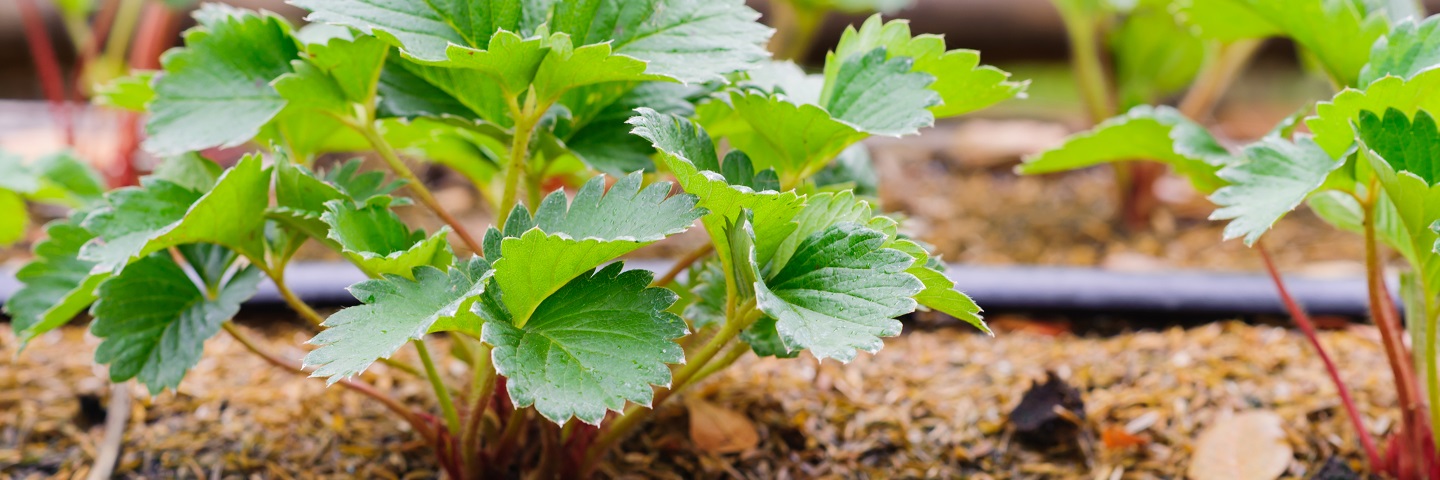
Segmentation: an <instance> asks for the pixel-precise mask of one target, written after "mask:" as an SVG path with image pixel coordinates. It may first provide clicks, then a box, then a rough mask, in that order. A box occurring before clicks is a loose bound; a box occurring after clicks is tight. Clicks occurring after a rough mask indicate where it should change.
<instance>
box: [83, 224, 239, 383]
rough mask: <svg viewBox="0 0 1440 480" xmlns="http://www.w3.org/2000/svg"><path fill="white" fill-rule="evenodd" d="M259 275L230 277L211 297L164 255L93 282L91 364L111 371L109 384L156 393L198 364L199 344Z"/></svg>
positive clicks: (236, 308) (235, 309) (232, 310)
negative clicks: (95, 340)
mask: <svg viewBox="0 0 1440 480" xmlns="http://www.w3.org/2000/svg"><path fill="white" fill-rule="evenodd" d="M259 283H260V271H259V270H258V269H254V268H248V269H245V270H242V271H240V273H237V274H235V276H234V277H233V278H231V279H230V281H229V282H227V283H226V284H225V286H224V287H223V288H221V289H220V290H219V291H218V292H216V294H215V296H214V298H210V297H208V296H207V295H206V294H205V292H203V291H201V290H200V289H199V288H198V287H197V286H196V285H195V283H194V282H193V281H191V280H190V277H189V276H188V275H186V274H185V271H184V270H182V269H181V268H180V266H179V265H176V264H175V261H174V260H173V259H171V258H170V255H169V254H168V253H164V252H159V253H155V254H153V255H150V256H147V257H145V258H142V259H140V260H137V261H136V262H135V263H134V264H132V265H131V266H130V268H127V269H125V271H124V272H121V273H120V274H118V275H116V276H115V277H113V278H111V279H110V280H109V281H106V282H105V283H102V284H100V288H99V291H98V297H99V299H98V300H97V301H96V302H95V305H94V306H93V307H91V309H90V314H91V315H94V316H95V322H94V323H92V324H91V325H90V332H91V333H93V334H95V336H97V337H100V338H101V339H103V340H102V341H101V342H100V346H99V347H97V348H96V349H95V361H96V362H98V363H104V364H108V365H110V380H111V381H113V382H117V383H118V382H123V381H125V380H129V379H131V378H135V379H138V380H139V381H140V383H143V384H145V386H146V387H147V388H149V389H150V393H151V394H157V393H160V392H161V391H163V390H164V389H166V388H175V387H176V386H178V385H180V379H181V378H184V377H185V372H186V371H188V370H190V367H193V366H195V364H196V363H197V362H199V361H200V351H201V349H202V348H203V347H204V345H205V341H206V340H208V339H210V337H212V336H214V335H215V333H216V332H219V331H220V324H222V323H225V321H227V320H229V319H230V317H233V316H235V313H236V312H239V311H240V303H241V302H244V301H245V300H246V299H248V298H250V296H251V295H254V294H255V289H256V286H257V285H258V284H259Z"/></svg>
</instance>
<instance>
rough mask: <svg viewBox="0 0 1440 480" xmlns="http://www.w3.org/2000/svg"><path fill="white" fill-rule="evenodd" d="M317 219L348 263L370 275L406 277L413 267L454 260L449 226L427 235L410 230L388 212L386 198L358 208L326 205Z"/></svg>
mask: <svg viewBox="0 0 1440 480" xmlns="http://www.w3.org/2000/svg"><path fill="white" fill-rule="evenodd" d="M320 220H321V221H322V222H325V225H326V226H327V227H329V234H328V236H329V238H330V239H331V240H334V241H335V243H337V244H339V245H340V248H341V252H342V253H344V254H345V256H346V257H349V259H350V261H351V262H352V263H354V264H355V265H356V266H358V267H360V269H361V270H364V271H365V272H366V273H368V274H370V275H371V276H375V275H380V274H387V275H399V276H402V277H406V278H409V277H410V275H411V272H412V271H414V269H415V267H419V266H422V265H429V266H432V267H444V266H446V265H449V264H450V263H451V261H452V260H454V254H452V253H451V252H450V244H449V243H447V242H446V241H445V237H446V235H447V234H448V233H449V227H443V228H441V229H440V231H439V232H436V233H435V234H434V235H430V236H428V237H427V236H426V235H425V231H423V230H410V227H409V226H407V225H405V222H404V221H402V220H400V216H399V215H396V214H395V212H394V211H392V210H391V209H390V201H389V197H379V199H378V200H376V201H370V202H367V203H365V204H364V205H359V206H357V205H356V204H355V203H354V202H351V201H348V200H330V201H328V202H325V213H323V214H321V215H320Z"/></svg>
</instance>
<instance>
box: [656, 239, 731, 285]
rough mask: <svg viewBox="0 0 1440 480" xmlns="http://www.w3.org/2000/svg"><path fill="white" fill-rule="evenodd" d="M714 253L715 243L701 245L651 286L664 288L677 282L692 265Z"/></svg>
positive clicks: (681, 258)
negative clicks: (682, 273)
mask: <svg viewBox="0 0 1440 480" xmlns="http://www.w3.org/2000/svg"><path fill="white" fill-rule="evenodd" d="M713 251H715V244H713V243H706V244H704V245H701V246H700V248H697V249H695V250H691V251H690V253H687V254H685V256H684V257H680V260H679V261H677V262H675V265H673V266H671V267H670V270H669V271H667V272H665V275H663V276H661V277H660V279H659V280H656V281H654V282H651V283H650V286H652V287H663V286H666V285H669V284H670V283H671V282H674V281H675V278H676V277H679V276H680V272H684V271H685V270H687V269H689V268H690V266H691V265H694V264H695V262H698V261H700V259H701V258H705V255H709V254H710V252H713Z"/></svg>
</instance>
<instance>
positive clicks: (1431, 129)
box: [1357, 108, 1440, 208]
mask: <svg viewBox="0 0 1440 480" xmlns="http://www.w3.org/2000/svg"><path fill="white" fill-rule="evenodd" d="M1357 126H1358V127H1359V128H1360V138H1361V139H1362V140H1363V141H1364V144H1365V146H1367V147H1369V148H1370V149H1372V150H1374V151H1375V153H1376V154H1378V155H1380V157H1381V158H1383V159H1384V160H1385V162H1386V163H1388V164H1390V168H1391V169H1393V170H1395V171H1396V172H1409V173H1412V174H1414V175H1415V176H1417V177H1420V179H1421V180H1423V181H1424V182H1425V184H1426V185H1435V184H1436V183H1440V129H1437V128H1436V125H1435V119H1434V118H1433V117H1431V116H1430V113H1429V112H1426V111H1424V110H1420V111H1417V112H1415V119H1414V121H1411V119H1410V118H1407V117H1406V116H1405V113H1404V112H1401V111H1399V110H1396V109H1393V108H1391V109H1387V110H1385V116H1384V117H1383V118H1382V117H1380V116H1379V115H1376V114H1375V113H1372V112H1370V111H1369V110H1361V111H1360V122H1359V124H1358V125H1357ZM1399 206H1400V207H1401V208H1405V205H1403V204H1400V205H1399Z"/></svg>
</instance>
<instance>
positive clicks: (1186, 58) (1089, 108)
mask: <svg viewBox="0 0 1440 480" xmlns="http://www.w3.org/2000/svg"><path fill="white" fill-rule="evenodd" d="M1052 3H1054V4H1055V7H1056V9H1057V10H1059V12H1060V14H1061V18H1062V19H1063V20H1064V22H1065V27H1066V31H1067V33H1068V35H1069V40H1070V55H1071V61H1072V65H1073V67H1074V71H1075V81H1076V85H1077V87H1078V90H1079V92H1080V96H1081V99H1082V101H1083V103H1084V105H1085V109H1086V113H1087V114H1088V116H1089V118H1090V120H1091V121H1092V122H1094V123H1096V124H1097V128H1096V130H1095V132H1096V135H1097V136H1108V137H1109V138H1116V137H1123V136H1126V135H1128V133H1126V131H1125V129H1126V128H1131V129H1139V128H1145V127H1138V126H1137V127H1125V126H1124V125H1125V124H1126V122H1124V121H1120V120H1116V121H1111V122H1105V120H1107V119H1110V118H1112V117H1116V116H1117V114H1119V113H1120V112H1131V111H1132V109H1137V108H1140V107H1145V106H1148V105H1157V104H1159V103H1160V102H1162V101H1164V100H1166V99H1167V97H1170V96H1172V95H1174V94H1176V93H1178V92H1181V91H1183V92H1184V95H1183V97H1182V98H1180V99H1179V102H1178V110H1179V112H1180V113H1181V114H1183V116H1184V117H1185V118H1190V119H1193V120H1196V121H1203V120H1204V119H1205V117H1207V116H1209V115H1210V111H1211V110H1212V109H1213V107H1214V105H1215V103H1216V102H1217V101H1218V100H1219V99H1220V97H1221V96H1222V95H1223V93H1224V92H1225V90H1226V89H1228V88H1229V85H1230V84H1231V83H1232V82H1233V81H1234V80H1235V78H1236V77H1237V76H1239V74H1240V73H1241V72H1242V70H1243V69H1244V67H1245V65H1246V64H1247V63H1248V62H1249V60H1250V58H1251V57H1252V56H1253V55H1254V53H1255V51H1256V49H1257V48H1258V47H1259V46H1260V44H1261V42H1262V41H1263V40H1264V39H1266V38H1270V37H1276V36H1283V37H1286V38H1289V39H1291V40H1293V41H1295V42H1296V43H1297V44H1299V46H1301V47H1302V48H1303V49H1304V50H1305V55H1306V60H1311V61H1312V62H1311V63H1313V64H1315V65H1317V66H1318V67H1319V69H1320V70H1322V71H1324V72H1326V73H1329V74H1330V75H1331V77H1332V78H1337V79H1339V80H1338V83H1337V85H1341V86H1344V85H1351V84H1353V83H1355V82H1354V81H1353V78H1346V77H1347V75H1349V76H1353V75H1355V74H1357V73H1358V72H1359V68H1360V65H1359V64H1360V63H1363V62H1364V60H1365V55H1366V54H1367V53H1368V51H1369V50H1368V48H1369V45H1370V44H1371V43H1373V42H1374V41H1375V39H1376V38H1377V37H1378V36H1379V35H1380V34H1382V33H1384V30H1385V26H1386V22H1385V21H1384V20H1383V18H1382V17H1383V16H1384V15H1388V16H1389V18H1393V19H1403V18H1406V17H1410V16H1416V15H1419V14H1420V12H1422V10H1420V9H1419V6H1418V4H1417V3H1416V2H1411V1H1409V0H1399V1H1393V2H1369V1H1362V0H1323V1H1313V0H1294V1H1291V0H1284V1H1271V0H1219V1H1214V2H1211V1H1198V0H1139V1H1118V0H1052ZM1107 54H1108V55H1107ZM1107 58H1108V59H1109V62H1108V65H1109V68H1107V62H1106V60H1107ZM1148 111H1149V110H1147V109H1144V108H1140V109H1139V110H1134V112H1132V113H1139V112H1148ZM1141 115H1144V114H1143V113H1141ZM1163 115H1165V114H1162V116H1163ZM1102 122H1103V123H1102ZM1162 122H1163V120H1162ZM1107 127H1108V128H1107ZM1110 128H1114V129H1116V130H1113V131H1112V130H1109V129H1110ZM1105 132H1109V133H1105ZM1095 142H1097V143H1104V142H1105V140H1103V138H1097V139H1096V140H1095ZM1109 154H1110V155H1121V156H1127V157H1126V158H1124V160H1130V161H1135V160H1139V161H1147V162H1143V163H1131V162H1129V161H1125V162H1119V161H1114V162H1108V163H1111V164H1112V165H1111V166H1112V167H1113V168H1114V169H1115V180H1116V187H1117V190H1118V193H1119V199H1120V202H1119V209H1120V217H1121V220H1122V221H1123V223H1124V224H1125V225H1127V226H1129V227H1131V228H1138V227H1141V226H1143V225H1145V224H1146V223H1148V222H1149V219H1150V216H1151V212H1152V211H1153V209H1154V207H1155V203H1156V200H1155V197H1154V192H1153V190H1152V189H1153V183H1154V182H1155V180H1156V179H1157V178H1158V177H1159V175H1160V174H1161V173H1162V172H1161V170H1160V169H1159V168H1161V167H1159V165H1158V164H1155V163H1149V161H1153V162H1159V164H1169V165H1171V166H1172V167H1173V166H1174V165H1173V162H1169V161H1167V159H1166V158H1160V157H1156V156H1155V155H1163V152H1151V151H1147V150H1145V148H1144V147H1143V146H1136V147H1134V150H1132V151H1124V150H1123V147H1116V149H1115V151H1113V152H1110V153H1109ZM1094 155H1095V154H1092V155H1089V156H1081V155H1076V157H1075V158H1067V156H1066V155H1058V156H1056V157H1053V158H1052V157H1050V156H1044V157H1041V158H1036V159H1034V160H1032V161H1030V162H1028V164H1027V165H1026V166H1025V167H1024V168H1025V170H1026V171H1027V172H1028V173H1043V172H1054V171H1060V170H1069V169H1074V168H1079V167H1081V166H1088V165H1093V164H1095V163H1099V162H1100V161H1095V162H1094V163H1091V161H1089V160H1086V159H1085V158H1084V157H1090V158H1094ZM1117 160H1118V159H1117ZM1181 173H1182V174H1183V173H1184V172H1181Z"/></svg>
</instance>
